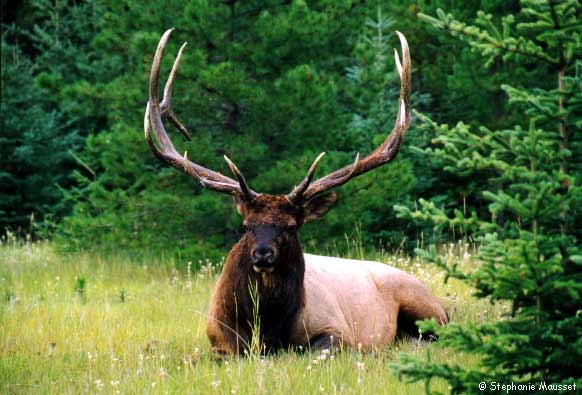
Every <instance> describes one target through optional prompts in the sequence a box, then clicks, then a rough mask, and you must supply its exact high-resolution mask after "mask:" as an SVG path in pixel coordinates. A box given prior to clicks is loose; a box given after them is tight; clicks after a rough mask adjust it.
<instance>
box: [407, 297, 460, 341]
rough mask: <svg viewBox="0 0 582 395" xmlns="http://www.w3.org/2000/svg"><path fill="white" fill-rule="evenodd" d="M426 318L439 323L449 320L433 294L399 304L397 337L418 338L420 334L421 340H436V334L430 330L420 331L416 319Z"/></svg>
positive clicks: (445, 322) (444, 323)
mask: <svg viewBox="0 0 582 395" xmlns="http://www.w3.org/2000/svg"><path fill="white" fill-rule="evenodd" d="M426 319H434V320H435V321H436V322H437V323H438V324H439V325H446V324H447V323H448V322H449V319H448V315H447V313H446V311H445V309H444V307H443V305H442V304H441V302H440V301H439V300H438V299H437V298H436V297H435V296H433V295H431V296H430V297H429V298H427V299H425V300H424V301H419V300H416V301H414V302H411V303H406V304H403V305H401V306H400V310H399V312H398V323H397V328H398V331H397V337H399V338H402V337H404V336H411V337H414V338H418V337H419V336H420V335H422V339H423V340H429V341H430V340H437V336H436V335H435V334H434V333H432V332H429V333H422V334H421V333H420V331H419V328H418V326H417V325H416V321H421V320H426Z"/></svg>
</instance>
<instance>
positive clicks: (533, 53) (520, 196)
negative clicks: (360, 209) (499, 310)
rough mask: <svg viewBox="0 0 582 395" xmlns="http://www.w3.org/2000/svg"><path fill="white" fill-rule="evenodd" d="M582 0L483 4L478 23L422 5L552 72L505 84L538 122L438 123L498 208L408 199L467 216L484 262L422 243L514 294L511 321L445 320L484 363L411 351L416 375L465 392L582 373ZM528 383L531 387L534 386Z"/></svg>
mask: <svg viewBox="0 0 582 395" xmlns="http://www.w3.org/2000/svg"><path fill="white" fill-rule="evenodd" d="M581 13H582V8H581V7H580V5H579V3H578V2H576V1H563V2H551V1H550V2H546V1H537V0H535V1H530V0H524V1H522V3H521V9H520V12H519V13H518V14H516V15H508V16H506V17H504V18H502V20H501V27H500V28H498V27H497V25H496V24H495V23H494V21H493V20H492V18H491V16H490V15H487V14H485V13H479V15H478V18H477V21H478V25H477V26H473V25H466V24H464V23H462V22H459V21H458V20H456V19H455V18H454V17H452V16H451V15H447V14H445V13H444V12H442V11H439V12H438V13H437V18H433V17H430V16H426V15H421V18H422V19H423V20H425V21H427V22H429V23H430V24H431V25H433V26H435V27H437V28H440V29H443V30H445V31H447V32H449V33H451V34H453V35H455V36H457V37H459V38H461V39H462V40H463V41H466V42H467V43H468V44H469V45H470V46H471V47H472V48H473V49H474V50H476V51H478V52H479V53H481V54H482V55H483V57H484V60H485V64H486V65H490V64H492V62H494V61H496V60H497V59H502V60H503V61H504V62H507V63H511V64H517V65H529V66H532V65H535V66H536V67H537V65H538V64H542V65H543V66H541V67H545V68H547V70H548V73H549V76H550V77H551V78H548V79H547V80H545V81H544V80H542V81H540V80H533V81H530V82H529V84H527V85H524V86H510V85H503V89H504V91H505V92H506V94H507V96H508V98H509V103H510V104H511V105H513V106H516V107H517V108H518V109H519V110H520V111H523V113H524V114H525V115H526V117H527V119H528V123H527V124H525V125H516V126H513V127H510V128H509V127H508V128H505V129H502V130H496V131H493V130H490V129H488V128H486V127H480V128H472V127H469V126H467V125H465V124H463V123H459V124H457V125H456V126H455V127H448V126H446V125H436V124H434V123H431V121H430V120H427V122H429V123H430V124H431V125H432V126H433V127H434V129H435V130H436V132H437V137H436V138H435V139H434V143H435V145H436V148H431V149H427V150H426V154H427V155H429V156H430V157H431V158H434V160H435V161H436V162H437V163H439V164H440V165H441V166H442V168H443V170H444V171H446V172H455V173H457V174H462V175H464V176H466V177H479V182H480V183H481V185H482V192H481V193H480V196H479V198H480V199H483V201H484V202H487V205H486V206H484V207H486V209H487V210H483V211H478V210H473V211H472V212H469V213H464V212H462V211H461V210H455V211H454V212H452V213H451V212H450V211H449V210H447V209H446V208H445V207H439V205H437V204H435V203H434V202H430V201H421V202H420V203H421V206H422V209H421V210H410V209H408V208H406V207H398V208H397V209H398V210H399V212H400V214H401V215H402V216H404V217H407V218H415V219H419V220H425V221H430V222H432V223H433V224H434V226H435V227H440V228H448V229H451V228H453V227H455V228H457V229H458V228H461V229H463V231H464V232H465V233H466V234H467V235H470V237H471V238H472V239H473V240H474V241H475V242H476V243H477V244H478V246H479V249H478V254H477V266H476V267H474V268H472V270H471V271H468V272H467V271H466V270H462V269H460V268H459V266H458V263H457V262H453V263H451V262H448V261H445V260H443V258H442V257H440V256H439V255H438V254H437V253H436V249H435V248H431V249H429V250H428V251H419V253H420V255H421V256H422V257H423V258H424V259H426V260H428V261H431V262H434V263H435V264H436V265H437V266H438V267H440V268H442V269H443V270H444V271H445V272H446V275H447V277H452V278H458V279H461V280H464V281H466V282H467V283H469V284H470V285H472V286H473V287H474V288H475V289H476V296H477V297H480V298H488V299H489V300H490V301H491V302H492V303H504V304H506V305H508V306H509V310H508V313H507V317H505V318H504V319H503V320H501V321H499V322H487V323H479V324H478V323H475V324H466V325H463V324H458V323H454V322H453V323H451V324H450V325H448V326H447V327H444V328H441V329H439V328H436V325H435V324H434V323H424V324H423V325H422V326H423V329H424V330H430V329H432V330H437V332H438V333H439V335H440V341H439V343H438V346H439V347H443V346H444V347H452V348H453V349H455V350H457V351H458V352H469V353H475V354H477V355H479V356H480V365H479V366H478V367H476V368H470V367H465V366H456V365H452V364H432V363H431V362H430V357H429V358H428V360H427V361H424V362H422V361H419V360H418V359H416V358H414V357H411V356H403V357H402V360H401V363H400V364H399V365H397V366H396V367H395V368H396V371H397V372H398V373H399V374H400V375H403V376H404V377H405V378H406V379H407V380H411V381H418V380H425V382H426V388H427V392H429V393H430V381H431V380H432V379H433V378H442V379H445V380H446V381H447V382H448V383H449V385H450V387H451V391H452V392H453V393H479V392H480V390H479V387H478V384H479V383H480V382H485V383H490V382H492V381H496V382H500V383H511V382H514V383H516V384H518V383H521V384H525V383H536V387H535V390H533V391H528V393H530V392H540V393H541V392H543V390H542V389H540V387H539V383H540V382H546V383H548V384H549V383H552V384H573V383H576V384H577V387H578V388H580V386H581V385H582V368H581V366H582V245H581V229H580V223H582V221H581V220H582V217H581V214H580V209H579V207H580V202H581V201H582V189H581V187H580V183H581V182H582V172H581V167H580V162H579V158H578V157H577V155H575V154H573V152H580V140H581V136H579V135H576V134H575V131H576V130H577V129H579V128H580V125H581V124H582V113H581V108H580V103H581V100H582V89H581V87H582V74H581V67H582V64H581V63H580V61H579V59H580V56H581V55H582V46H581V45H580V42H581V38H582V32H581V29H580V23H579V17H580V15H581ZM523 392H526V391H523Z"/></svg>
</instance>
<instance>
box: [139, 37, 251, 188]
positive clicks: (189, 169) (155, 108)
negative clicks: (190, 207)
mask: <svg viewBox="0 0 582 395" xmlns="http://www.w3.org/2000/svg"><path fill="white" fill-rule="evenodd" d="M173 31H174V29H169V30H167V31H166V32H165V33H164V34H163V36H162V38H161V39H160V42H159V44H158V48H157V50H156V54H155V56H154V60H153V63H152V69H151V73H150V84H149V101H148V104H147V106H146V111H145V118H144V133H145V138H146V141H147V143H148V145H149V147H150V149H151V151H152V152H153V153H154V155H155V156H156V157H157V158H158V159H160V160H161V161H162V162H164V163H166V164H168V165H170V166H172V167H174V168H176V169H178V170H180V171H182V172H184V173H186V174H188V175H189V176H191V177H192V178H194V179H196V180H197V181H198V182H199V183H200V184H201V185H202V186H203V187H205V188H208V189H210V190H213V191H217V192H223V193H229V194H232V195H239V196H242V197H244V198H246V197H247V196H256V195H257V194H256V192H254V191H252V190H250V189H249V188H248V185H246V182H245V183H244V185H242V184H239V183H238V182H236V181H234V180H233V179H231V178H230V177H226V176H224V175H222V174H220V173H218V172H215V171H213V170H210V169H207V168H205V167H203V166H200V165H198V164H196V163H194V162H191V161H190V160H188V157H187V154H184V156H182V155H180V154H179V153H178V152H177V151H176V148H175V147H174V145H173V144H172V141H171V140H170V138H169V137H168V134H167V132H166V129H165V127H164V123H163V121H162V117H167V118H169V119H170V121H172V123H174V125H176V126H177V128H178V129H179V130H180V131H181V132H182V134H184V136H186V138H190V136H189V134H188V132H187V130H186V128H185V127H184V126H183V125H182V124H181V123H180V121H178V119H177V118H176V116H175V115H174V113H173V111H172V109H171V101H172V88H173V84H174V80H175V77H176V74H177V72H178V68H179V67H180V61H181V60H182V54H183V52H184V48H185V46H186V43H184V44H183V45H182V47H181V48H180V51H179V52H178V55H177V57H176V60H175V61H174V65H173V67H172V71H171V72H170V76H169V78H168V81H167V83H166V85H165V88H164V98H163V100H162V102H161V103H160V101H159V98H158V82H159V75H160V66H161V63H162V57H163V53H164V49H165V48H166V45H167V43H168V39H169V37H170V34H172V32H173ZM152 128H153V130H154V134H155V135H156V140H157V141H158V144H159V146H160V147H158V145H157V144H156V143H155V142H154V139H153V138H152V133H151V129H152ZM243 180H244V178H243Z"/></svg>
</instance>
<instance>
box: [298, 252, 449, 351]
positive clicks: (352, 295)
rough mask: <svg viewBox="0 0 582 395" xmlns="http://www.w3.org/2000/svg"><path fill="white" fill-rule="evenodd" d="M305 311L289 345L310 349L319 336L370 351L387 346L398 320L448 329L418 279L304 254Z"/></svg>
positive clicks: (382, 268)
mask: <svg viewBox="0 0 582 395" xmlns="http://www.w3.org/2000/svg"><path fill="white" fill-rule="evenodd" d="M304 257H305V280H304V285H305V305H304V306H303V307H302V309H301V312H300V314H299V317H298V319H297V321H296V323H295V325H294V326H293V330H292V336H291V343H292V344H295V345H302V346H308V345H309V341H310V339H313V338H315V337H317V336H318V335H321V334H334V335H335V336H336V337H338V336H339V339H338V340H339V341H341V342H342V343H343V344H345V345H347V346H350V347H353V348H361V349H362V350H370V349H372V348H374V347H381V346H385V345H387V344H389V343H391V342H392V341H393V340H394V338H395V336H396V333H397V329H398V327H397V326H398V315H399V314H400V313H401V312H403V313H405V314H407V315H408V316H409V317H410V318H412V319H413V320H414V319H424V318H434V319H435V320H436V321H437V322H439V323H443V324H444V323H447V315H446V313H445V309H444V308H443V306H442V304H441V302H440V301H439V300H438V299H437V298H436V297H435V296H434V295H433V294H432V293H431V292H430V291H429V290H428V289H427V288H426V287H425V286H424V285H423V284H422V283H421V282H420V281H419V280H417V279H416V278H414V277H413V276H411V275H410V274H408V273H406V272H403V271H402V270H399V269H396V268H394V267H392V266H389V265H385V264H382V263H379V262H371V261H359V260H352V259H341V258H334V257H326V256H319V255H311V254H304Z"/></svg>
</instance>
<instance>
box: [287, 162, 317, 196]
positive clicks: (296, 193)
mask: <svg viewBox="0 0 582 395" xmlns="http://www.w3.org/2000/svg"><path fill="white" fill-rule="evenodd" d="M324 155H325V152H322V153H321V154H319V155H318V156H317V158H315V160H314V161H313V163H312V164H311V167H310V168H309V171H308V172H307V175H306V176H305V178H304V179H303V180H302V181H301V182H300V183H299V185H297V186H296V187H295V188H293V190H292V191H291V193H289V194H288V195H287V199H289V200H291V201H292V202H293V203H296V204H297V203H299V202H300V201H301V199H302V197H303V192H305V190H306V189H307V187H308V186H309V184H311V180H313V176H314V175H315V170H317V166H319V162H320V161H321V158H323V156H324Z"/></svg>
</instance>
